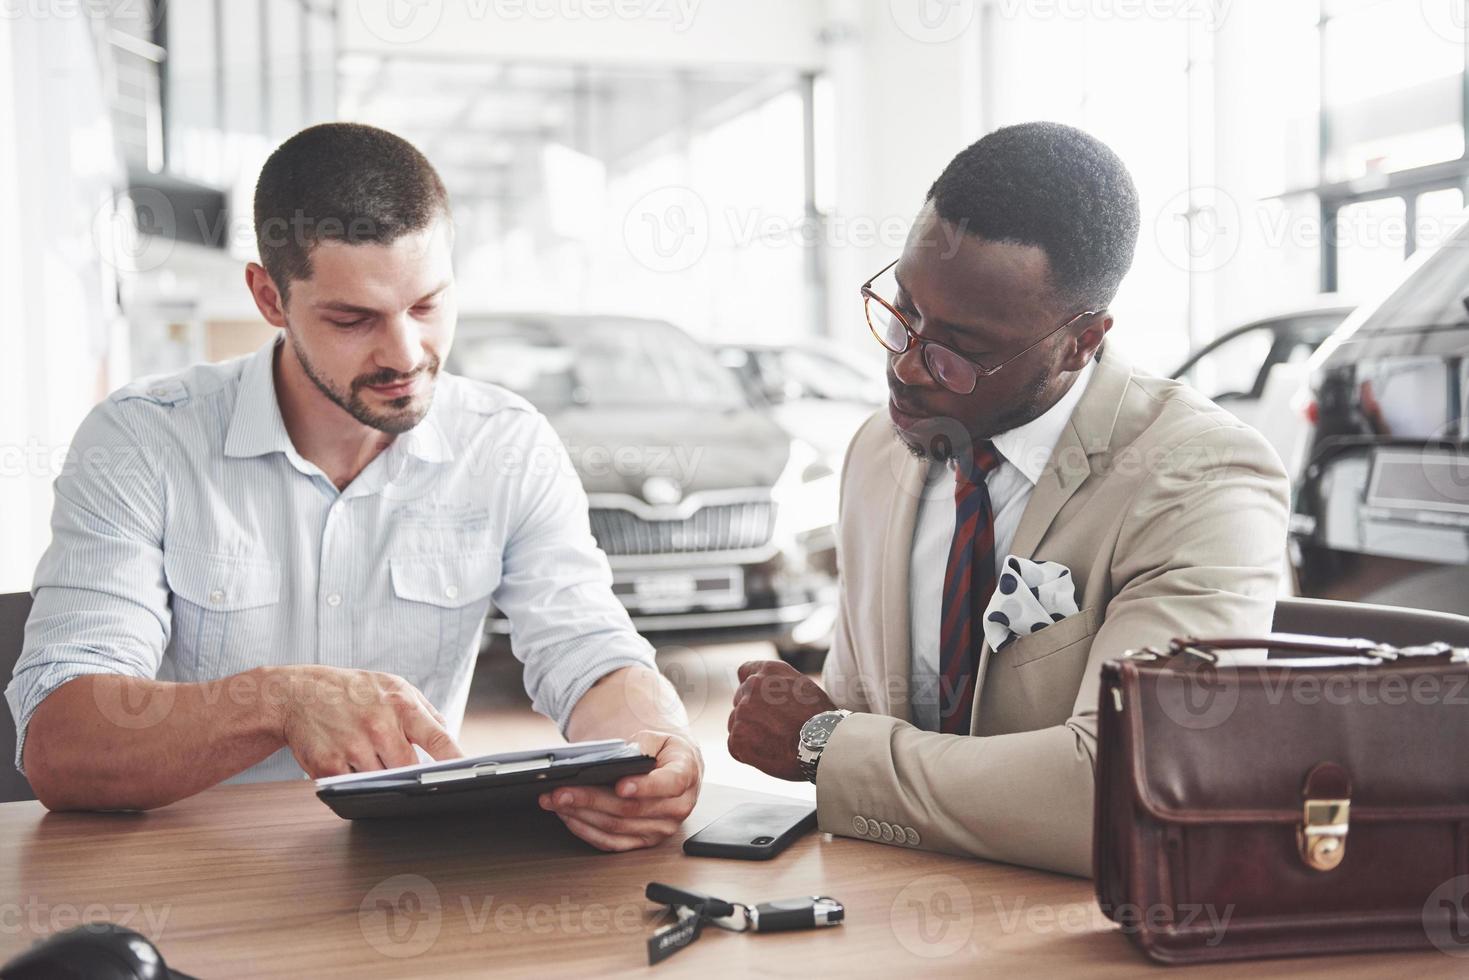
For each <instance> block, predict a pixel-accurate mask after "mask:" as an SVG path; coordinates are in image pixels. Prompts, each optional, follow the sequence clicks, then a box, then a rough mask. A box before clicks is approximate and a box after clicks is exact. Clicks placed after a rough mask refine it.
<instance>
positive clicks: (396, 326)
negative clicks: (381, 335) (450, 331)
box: [377, 313, 423, 374]
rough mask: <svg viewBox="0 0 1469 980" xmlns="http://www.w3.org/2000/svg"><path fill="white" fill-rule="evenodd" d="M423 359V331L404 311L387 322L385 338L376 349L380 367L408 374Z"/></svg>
mask: <svg viewBox="0 0 1469 980" xmlns="http://www.w3.org/2000/svg"><path fill="white" fill-rule="evenodd" d="M422 361H423V331H422V330H421V329H420V328H419V325H418V323H417V322H416V321H415V320H414V319H413V317H411V316H408V315H407V314H406V313H405V314H401V315H399V316H396V317H393V319H392V320H390V321H389V322H388V328H387V331H386V333H385V340H384V341H383V344H382V347H381V348H380V349H379V350H378V354H377V363H378V365H379V366H380V367H383V368H386V369H388V370H390V371H397V372H398V373H399V374H408V373H410V372H411V371H413V369H414V368H416V367H418V365H419V364H420V363H421V362H422Z"/></svg>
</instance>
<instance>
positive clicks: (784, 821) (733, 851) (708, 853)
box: [683, 803, 816, 861]
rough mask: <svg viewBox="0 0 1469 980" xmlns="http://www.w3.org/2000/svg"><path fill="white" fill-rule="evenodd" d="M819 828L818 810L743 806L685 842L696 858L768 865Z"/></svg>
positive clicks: (801, 806)
mask: <svg viewBox="0 0 1469 980" xmlns="http://www.w3.org/2000/svg"><path fill="white" fill-rule="evenodd" d="M815 827H816V807H814V806H811V805H809V804H806V803H795V804H790V803H741V804H740V805H739V806H737V807H735V808H734V809H733V810H731V811H729V812H728V813H726V814H725V815H724V816H722V817H720V818H719V819H717V820H715V821H714V822H713V823H711V824H710V825H709V826H707V827H705V828H704V829H703V830H701V831H699V832H698V833H697V834H694V835H693V836H692V837H690V838H689V839H688V840H686V841H684V842H683V852H684V853H685V854H688V855H691V856H693V857H722V858H743V859H744V860H746V861H768V860H770V859H771V858H773V857H775V856H776V855H777V854H779V853H780V852H781V851H783V850H785V849H786V848H787V847H789V846H790V844H791V842H792V841H794V840H795V839H796V838H797V837H800V836H801V835H802V834H804V833H805V832H806V831H808V830H812V829H814V828H815Z"/></svg>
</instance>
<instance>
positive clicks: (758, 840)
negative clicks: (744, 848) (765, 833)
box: [750, 837, 775, 844]
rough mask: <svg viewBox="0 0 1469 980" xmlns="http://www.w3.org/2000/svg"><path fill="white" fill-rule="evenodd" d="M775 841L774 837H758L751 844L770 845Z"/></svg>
mask: <svg viewBox="0 0 1469 980" xmlns="http://www.w3.org/2000/svg"><path fill="white" fill-rule="evenodd" d="M774 840H775V838H774V837H756V838H755V839H754V840H752V841H750V843H751V844H769V843H772V842H773V841H774Z"/></svg>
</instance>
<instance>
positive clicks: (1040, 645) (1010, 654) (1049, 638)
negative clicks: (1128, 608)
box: [997, 606, 1102, 667]
mask: <svg viewBox="0 0 1469 980" xmlns="http://www.w3.org/2000/svg"><path fill="white" fill-rule="evenodd" d="M1101 619H1102V617H1101V611H1100V610H1099V609H1098V608H1097V607H1096V606H1091V607H1089V608H1087V609H1083V610H1082V611H1081V612H1078V613H1073V614H1072V615H1070V616H1067V617H1066V618H1065V619H1061V620H1057V621H1056V622H1054V623H1052V624H1051V625H1050V626H1047V627H1046V628H1045V629H1043V630H1039V631H1037V632H1035V633H1031V634H1030V635H1029V636H1020V637H1016V638H1015V639H1014V640H1011V641H1010V642H1009V643H1008V644H1006V645H1005V648H1004V649H1002V650H999V651H997V656H999V657H1001V658H1003V660H1004V662H1005V663H1007V664H1009V665H1010V666H1011V667H1019V666H1021V665H1022V664H1029V663H1034V662H1035V661H1037V660H1041V659H1044V658H1045V657H1049V656H1051V654H1053V653H1059V652H1061V651H1062V650H1064V649H1066V648H1067V647H1069V646H1071V645H1072V644H1074V643H1076V642H1077V641H1079V640H1085V639H1088V638H1089V637H1091V636H1092V634H1094V633H1096V631H1097V630H1098V628H1100V627H1101Z"/></svg>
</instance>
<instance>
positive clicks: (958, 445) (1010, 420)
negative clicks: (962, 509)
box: [893, 372, 1064, 463]
mask: <svg viewBox="0 0 1469 980" xmlns="http://www.w3.org/2000/svg"><path fill="white" fill-rule="evenodd" d="M1050 377H1051V376H1050V373H1049V372H1042V373H1040V374H1038V375H1036V377H1035V378H1034V379H1033V380H1031V381H1030V382H1028V383H1027V384H1026V385H1025V386H1024V387H1022V388H1021V390H1020V392H1019V394H1018V396H1017V398H1016V400H1015V402H1014V403H1013V404H1011V405H1009V406H1008V407H1007V408H1005V409H1004V410H1003V411H1001V412H999V413H997V414H996V416H995V418H994V419H993V420H986V421H982V423H981V424H980V425H979V426H978V427H977V428H978V429H979V431H975V429H976V427H975V426H973V425H971V424H969V423H966V422H963V421H961V420H959V419H955V418H927V419H924V420H922V422H920V423H919V425H918V426H917V427H916V429H915V431H912V432H907V431H904V430H903V429H900V428H898V427H897V425H893V435H894V436H895V437H896V438H897V440H898V442H900V443H902V445H903V448H905V449H907V450H908V452H910V453H912V454H913V456H914V458H916V459H921V460H925V461H932V462H937V463H947V462H950V461H951V460H956V459H957V460H966V459H969V458H971V456H972V455H973V452H974V446H975V444H977V443H980V442H985V441H988V440H990V439H993V438H994V437H995V436H997V435H999V434H1000V433H1002V432H1009V431H1010V430H1011V429H1015V428H1019V427H1020V426H1022V425H1024V424H1026V423H1027V422H1033V421H1034V420H1036V419H1038V418H1040V417H1041V416H1042V415H1044V414H1045V413H1046V411H1047V410H1048V409H1049V408H1050V407H1051V406H1050V405H1049V404H1046V401H1047V398H1046V394H1047V392H1046V384H1047V382H1048V381H1049V380H1050ZM1063 394H1064V392H1063ZM1059 397H1060V396H1057V397H1056V398H1054V399H1051V400H1050V401H1051V404H1054V403H1055V402H1056V401H1057V400H1059Z"/></svg>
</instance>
